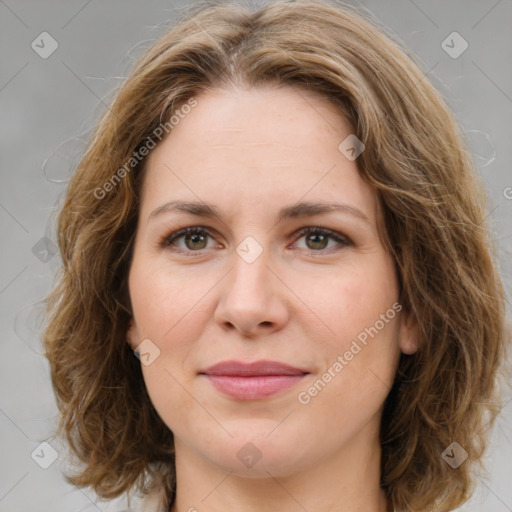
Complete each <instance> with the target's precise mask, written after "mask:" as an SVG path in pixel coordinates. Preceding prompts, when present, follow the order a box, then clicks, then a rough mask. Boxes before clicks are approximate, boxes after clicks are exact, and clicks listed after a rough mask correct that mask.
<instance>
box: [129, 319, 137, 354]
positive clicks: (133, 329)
mask: <svg viewBox="0 0 512 512" xmlns="http://www.w3.org/2000/svg"><path fill="white" fill-rule="evenodd" d="M139 339H140V338H139V331H138V329H137V326H136V325H135V321H134V320H133V318H130V320H129V322H128V330H127V331H126V342H127V343H128V345H130V347H131V349H132V350H135V349H136V348H137V346H138V345H139V343H140V342H139Z"/></svg>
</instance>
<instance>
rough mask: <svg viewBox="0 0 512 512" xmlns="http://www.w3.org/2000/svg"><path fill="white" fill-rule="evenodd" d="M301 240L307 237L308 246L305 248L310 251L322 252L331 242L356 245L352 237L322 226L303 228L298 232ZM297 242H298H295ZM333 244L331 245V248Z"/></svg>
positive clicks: (345, 245)
mask: <svg viewBox="0 0 512 512" xmlns="http://www.w3.org/2000/svg"><path fill="white" fill-rule="evenodd" d="M297 235H298V236H299V238H298V239H297V240H300V239H301V238H304V239H305V243H306V247H305V250H307V251H310V252H321V251H324V250H325V249H327V248H328V246H329V242H330V241H331V242H333V241H334V242H335V243H334V244H333V245H334V247H335V246H336V245H338V246H344V247H347V246H350V245H354V243H353V242H352V240H350V238H348V237H346V236H344V235H341V234H340V233H337V232H335V231H331V230H330V229H325V228H320V227H307V228H303V229H301V230H300V231H298V232H297ZM295 243H297V242H295ZM332 247H333V246H332V245H331V247H330V248H332Z"/></svg>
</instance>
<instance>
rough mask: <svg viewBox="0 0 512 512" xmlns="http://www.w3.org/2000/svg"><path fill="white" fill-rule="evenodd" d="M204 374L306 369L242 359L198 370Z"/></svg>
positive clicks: (247, 374) (295, 372)
mask: <svg viewBox="0 0 512 512" xmlns="http://www.w3.org/2000/svg"><path fill="white" fill-rule="evenodd" d="M199 373H200V374H201V373H202V374H206V375H232V376H236V375H238V376H244V377H251V376H258V375H304V374H306V373H309V372H308V371H307V370H302V369H300V368H295V367H294V366H290V365H288V364H285V363H280V362H279V361H268V360H261V361H254V362H251V363H244V362H242V361H233V360H231V361H222V362H220V363H217V364H214V365H213V366H210V367H209V368H206V370H202V371H200V372H199Z"/></svg>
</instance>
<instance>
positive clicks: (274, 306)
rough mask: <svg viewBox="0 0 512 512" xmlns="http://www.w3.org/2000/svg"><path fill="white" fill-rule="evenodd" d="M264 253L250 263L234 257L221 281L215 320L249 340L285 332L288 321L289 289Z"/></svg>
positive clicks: (227, 329) (225, 328) (224, 327)
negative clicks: (281, 331)
mask: <svg viewBox="0 0 512 512" xmlns="http://www.w3.org/2000/svg"><path fill="white" fill-rule="evenodd" d="M264 254H265V251H264V252H263V254H261V255H260V256H259V258H257V259H256V260H255V261H253V262H252V263H249V262H247V261H245V260H244V259H243V258H242V257H240V256H239V255H238V254H236V253H235V254H234V264H233V268H232V269H231V271H230V272H229V273H228V275H227V276H226V278H225V279H223V280H222V283H223V284H222V288H221V297H220V299H219V302H218V305H217V308H216V310H215V313H214V319H215V321H216V322H217V323H218V324H219V325H220V326H221V327H222V328H223V329H224V330H226V331H229V330H238V331H239V332H240V333H242V334H244V335H245V336H249V337H256V336H259V335H263V334H266V335H268V334H270V333H272V332H274V331H278V330H279V329H282V328H283V326H284V325H285V324H286V323H287V321H288V318H289V310H288V307H287V304H286V301H285V294H286V286H285V285H284V284H283V282H282V281H281V280H280V279H279V277H278V275H276V271H275V270H272V269H271V268H270V267H269V266H268V259H267V258H266V257H264Z"/></svg>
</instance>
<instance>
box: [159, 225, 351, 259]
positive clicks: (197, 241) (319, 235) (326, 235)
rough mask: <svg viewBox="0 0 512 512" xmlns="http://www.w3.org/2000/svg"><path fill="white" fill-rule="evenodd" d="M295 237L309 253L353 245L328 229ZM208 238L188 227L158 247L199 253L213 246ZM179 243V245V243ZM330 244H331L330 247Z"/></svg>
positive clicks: (202, 230)
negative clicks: (302, 239)
mask: <svg viewBox="0 0 512 512" xmlns="http://www.w3.org/2000/svg"><path fill="white" fill-rule="evenodd" d="M295 236H296V237H297V238H296V239H295V243H294V244H297V242H298V240H300V239H301V238H304V239H305V245H306V247H302V248H301V247H299V248H300V249H304V250H306V251H309V252H310V253H311V252H316V253H318V252H327V251H326V249H332V248H333V247H334V248H335V247H336V246H341V247H347V246H350V245H354V244H353V242H352V240H350V238H348V237H346V236H344V235H341V234H340V233H337V232H335V231H331V230H330V229H326V228H320V227H311V226H310V227H306V228H302V229H301V230H299V231H298V232H297V233H296V234H295ZM208 237H210V238H212V239H213V236H212V235H211V234H210V232H209V231H208V230H207V229H206V228H203V227H201V226H193V227H188V228H184V229H180V230H178V231H176V232H174V233H171V235H169V236H166V237H164V238H163V239H162V241H161V242H160V247H161V248H162V249H166V248H169V249H171V250H175V251H177V252H184V253H187V252H189V253H193V252H200V251H203V250H206V249H211V248H213V247H214V246H215V243H213V244H211V245H208ZM180 241H181V244H180V243H179V242H180ZM330 242H333V243H331V245H330ZM329 245H330V246H329ZM329 252H330V251H329Z"/></svg>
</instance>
